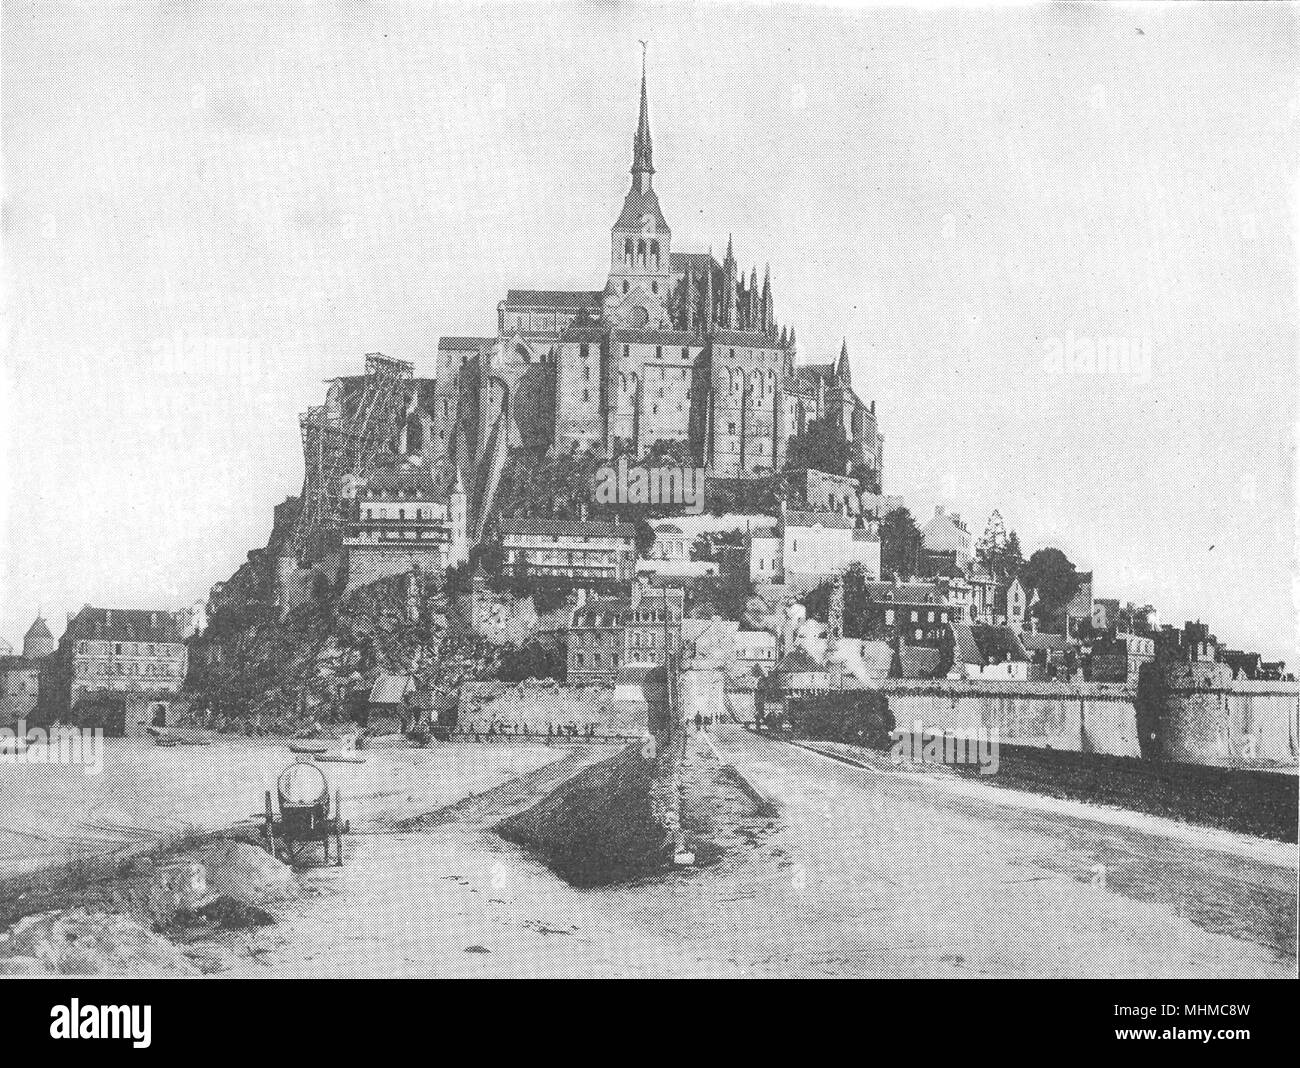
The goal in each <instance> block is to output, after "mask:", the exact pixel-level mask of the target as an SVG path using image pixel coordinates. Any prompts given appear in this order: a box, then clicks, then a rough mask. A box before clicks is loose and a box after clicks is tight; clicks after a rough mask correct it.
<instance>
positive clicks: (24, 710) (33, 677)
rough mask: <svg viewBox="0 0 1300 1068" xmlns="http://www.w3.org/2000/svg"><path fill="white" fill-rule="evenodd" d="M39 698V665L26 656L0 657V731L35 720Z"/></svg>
mask: <svg viewBox="0 0 1300 1068" xmlns="http://www.w3.org/2000/svg"><path fill="white" fill-rule="evenodd" d="M40 694H41V666H40V664H38V663H37V662H36V661H35V660H29V659H28V658H27V657H25V656H0V727H9V728H11V729H12V728H13V726H14V725H15V724H16V723H17V722H18V721H19V720H34V719H35V713H36V705H37V702H38V701H39V699H40Z"/></svg>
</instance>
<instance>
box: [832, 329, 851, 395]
mask: <svg viewBox="0 0 1300 1068" xmlns="http://www.w3.org/2000/svg"><path fill="white" fill-rule="evenodd" d="M835 377H836V378H837V379H839V381H841V382H843V383H844V384H845V385H849V384H851V383H852V381H853V375H852V372H851V371H850V369H849V339H848V338H845V339H844V340H843V341H842V342H841V343H840V358H839V359H838V360H836V361H835Z"/></svg>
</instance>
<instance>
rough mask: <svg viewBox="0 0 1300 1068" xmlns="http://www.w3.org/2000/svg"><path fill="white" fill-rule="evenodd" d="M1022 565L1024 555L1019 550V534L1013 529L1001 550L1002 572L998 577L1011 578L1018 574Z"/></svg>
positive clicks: (1023, 563)
mask: <svg viewBox="0 0 1300 1068" xmlns="http://www.w3.org/2000/svg"><path fill="white" fill-rule="evenodd" d="M1024 566H1025V557H1024V554H1023V553H1022V552H1021V551H1020V535H1019V534H1017V533H1016V532H1015V531H1014V530H1013V531H1011V533H1009V534H1008V535H1007V544H1006V547H1005V548H1004V549H1003V550H1002V569H1003V573H1002V575H1000V576H999V577H1000V578H1006V579H1008V580H1010V579H1013V578H1015V577H1016V576H1017V575H1018V574H1020V572H1021V570H1022V569H1023V568H1024Z"/></svg>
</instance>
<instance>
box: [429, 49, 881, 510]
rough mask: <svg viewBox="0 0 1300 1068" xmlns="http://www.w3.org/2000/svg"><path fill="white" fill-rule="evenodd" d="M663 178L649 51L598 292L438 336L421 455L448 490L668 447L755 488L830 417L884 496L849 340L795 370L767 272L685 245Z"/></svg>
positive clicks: (554, 294) (560, 293) (512, 304)
mask: <svg viewBox="0 0 1300 1068" xmlns="http://www.w3.org/2000/svg"><path fill="white" fill-rule="evenodd" d="M654 174H655V167H654V146H653V142H652V140H651V136H650V108H649V100H648V95H647V91H646V70H645V62H644V57H643V59H642V68H641V106H640V117H639V120H638V122H637V127H636V134H635V136H634V137H633V141H632V184H631V188H630V189H629V190H628V193H627V196H626V198H625V199H624V201H623V209H622V211H621V212H619V215H618V218H617V220H616V221H615V222H614V226H613V229H612V231H611V234H610V260H609V272H608V277H607V280H606V282H605V285H604V288H603V289H594V290H579V291H571V290H536V289H511V290H509V291H508V292H507V294H506V297H505V299H504V300H503V301H501V302H500V303H499V304H498V306H497V329H496V334H495V335H494V336H492V337H463V336H456V337H443V338H441V339H440V340H439V342H438V358H437V365H436V374H435V383H436V385H435V393H434V402H433V419H432V427H431V434H430V440H429V441H428V442H427V443H426V447H425V449H424V453H425V456H426V458H427V459H429V460H431V461H432V462H433V464H434V467H435V470H436V471H437V472H438V477H439V480H440V481H441V482H443V483H445V484H446V485H448V486H449V485H451V484H452V482H454V480H455V478H456V472H457V471H458V470H463V471H465V472H467V473H468V472H482V471H484V470H485V468H486V469H489V470H490V469H491V468H493V467H497V466H499V465H500V464H501V463H502V462H503V460H504V458H505V457H506V456H507V455H508V454H509V452H510V450H512V449H525V450H528V451H530V452H533V453H535V454H538V455H541V454H544V453H546V452H548V451H549V450H555V452H557V453H559V452H576V451H589V450H594V451H595V452H597V453H599V454H601V455H604V456H614V455H619V454H631V455H633V456H637V457H640V456H644V455H645V454H647V453H649V452H651V451H653V450H655V449H660V450H662V449H664V448H665V446H669V447H672V446H675V447H676V450H677V454H678V455H682V454H683V451H685V454H686V455H689V457H690V458H691V460H692V461H693V462H694V463H696V464H698V465H699V466H702V467H704V468H705V470H706V472H707V473H708V475H709V476H710V477H713V478H757V477H761V476H763V475H766V474H770V473H772V472H774V471H779V470H781V469H782V467H783V465H784V462H785V458H786V450H787V448H788V446H789V443H790V440H791V439H792V438H793V437H794V436H795V435H798V434H801V433H803V432H804V430H805V428H806V427H807V426H808V424H809V423H811V422H812V421H814V420H824V421H826V422H827V423H828V424H829V425H830V426H831V427H833V428H834V429H835V430H836V431H837V432H838V433H839V434H840V435H841V436H842V437H843V439H844V440H845V441H846V442H847V443H848V446H849V449H848V455H849V462H848V464H847V465H846V466H847V468H848V469H849V471H858V472H861V471H864V470H865V471H866V472H869V473H870V474H869V478H870V481H872V482H874V483H875V486H874V487H873V488H874V489H875V490H876V491H877V492H879V491H880V489H881V488H882V487H881V474H882V466H883V438H882V436H881V435H880V433H879V432H878V430H877V426H876V411H875V403H874V402H872V403H870V404H868V403H865V402H864V401H863V400H862V399H861V398H860V397H859V396H858V394H857V392H856V391H855V389H854V387H853V382H852V377H851V374H850V370H849V356H848V346H847V343H845V344H844V345H843V347H842V348H841V350H840V354H839V357H838V359H836V360H834V361H833V362H829V363H821V364H818V363H799V362H797V352H798V349H797V343H796V338H795V331H794V329H793V327H787V326H786V325H784V324H779V323H778V321H777V316H776V312H775V306H774V302H773V296H772V282H771V272H770V269H765V270H764V272H763V280H762V283H761V284H760V283H759V279H758V271H757V268H756V267H755V268H752V269H751V270H750V272H749V276H748V279H746V277H745V274H744V272H743V271H742V270H740V269H739V268H738V267H737V262H736V257H735V253H734V250H733V247H732V242H731V240H730V239H728V241H727V252H726V255H725V257H724V258H723V261H722V262H721V263H719V262H718V261H717V260H716V259H715V258H714V256H713V254H712V252H682V251H677V250H675V249H674V247H673V233H672V228H671V227H670V226H669V224H668V220H667V219H666V218H665V217H664V213H663V210H662V208H661V207H660V205H659V197H658V195H657V194H656V192H655V188H654ZM841 473H848V472H841ZM476 481H477V479H476ZM487 481H490V479H488V480H487Z"/></svg>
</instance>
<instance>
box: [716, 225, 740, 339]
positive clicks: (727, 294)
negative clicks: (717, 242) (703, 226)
mask: <svg viewBox="0 0 1300 1068" xmlns="http://www.w3.org/2000/svg"><path fill="white" fill-rule="evenodd" d="M720 321H721V323H722V325H723V327H725V328H726V329H728V330H735V329H736V328H737V327H736V253H735V252H734V251H733V249H732V247H731V235H730V234H728V235H727V258H726V259H725V260H724V261H723V264H722V315H721V316H720Z"/></svg>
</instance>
